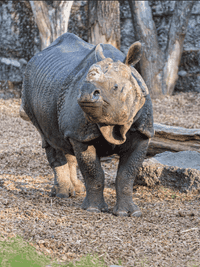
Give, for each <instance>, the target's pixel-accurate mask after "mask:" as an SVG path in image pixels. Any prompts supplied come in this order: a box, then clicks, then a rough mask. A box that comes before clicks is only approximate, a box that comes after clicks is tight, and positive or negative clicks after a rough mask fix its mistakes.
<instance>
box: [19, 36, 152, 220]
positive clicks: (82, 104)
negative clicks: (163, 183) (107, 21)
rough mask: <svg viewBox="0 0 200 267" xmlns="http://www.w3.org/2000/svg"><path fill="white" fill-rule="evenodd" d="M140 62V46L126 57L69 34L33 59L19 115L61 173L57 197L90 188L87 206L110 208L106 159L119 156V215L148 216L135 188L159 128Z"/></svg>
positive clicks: (56, 177) (55, 190) (56, 174)
mask: <svg viewBox="0 0 200 267" xmlns="http://www.w3.org/2000/svg"><path fill="white" fill-rule="evenodd" d="M140 58H141V44H140V43H139V42H136V43H134V44H132V45H131V46H130V48H129V50H128V53H127V55H126V56H125V55H124V54H123V53H122V52H120V51H119V50H118V49H116V48H115V47H113V46H112V45H110V44H98V45H96V46H95V45H92V44H89V43H87V42H85V41H83V40H82V39H80V38H79V37H77V36H76V35H74V34H71V33H65V34H63V35H62V36H60V37H59V38H58V39H56V40H55V41H54V42H53V43H52V44H51V45H50V46H49V47H47V48H46V49H44V50H43V51H41V52H39V53H37V54H36V55H35V56H34V57H33V58H32V59H31V60H30V61H29V62H28V64H27V67H26V70H25V74H24V80H23V89H22V104H21V108H20V115H21V117H22V118H23V119H25V120H30V121H31V122H32V123H33V125H34V126H35V127H36V128H37V130H38V131H39V133H40V135H41V138H42V147H43V148H45V150H46V155H47V159H48V161H49V164H50V166H51V167H52V169H53V172H54V186H53V188H52V191H51V195H52V196H57V197H61V198H65V197H66V198H67V197H69V196H73V195H74V194H75V192H81V191H83V190H84V188H86V197H85V199H84V201H83V204H82V208H83V209H85V210H87V211H91V212H101V211H107V210H108V206H107V204H106V202H105V200H104V196H103V190H104V172H103V170H102V168H101V164H100V158H101V157H105V156H109V155H112V154H118V155H119V157H120V159H119V166H118V171H117V176H116V183H115V186H116V205H115V206H114V209H113V214H115V215H118V216H140V215H141V211H140V209H139V207H138V206H137V205H136V204H135V203H134V202H133V200H132V192H133V183H134V180H135V177H136V175H137V172H138V169H139V168H140V166H141V164H142V162H143V160H144V157H145V155H146V152H147V148H148V143H149V140H150V138H151V137H152V136H153V135H154V129H153V114H152V103H151V98H150V95H149V92H148V88H147V86H146V85H145V82H144V81H143V79H142V77H141V76H140V74H139V73H138V72H137V71H136V69H135V68H134V67H132V66H131V65H134V64H136V63H137V62H138V61H139V60H140ZM77 162H78V166H79V168H80V170H81V173H82V176H83V178H84V183H85V187H84V185H83V183H82V182H81V181H80V180H79V179H77V175H76V165H77Z"/></svg>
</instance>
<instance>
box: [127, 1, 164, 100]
mask: <svg viewBox="0 0 200 267" xmlns="http://www.w3.org/2000/svg"><path fill="white" fill-rule="evenodd" d="M129 6H130V8H131V14H132V20H133V26H134V29H135V33H136V37H137V40H138V41H140V42H141V43H142V50H143V53H142V58H141V60H140V69H141V74H142V77H143V78H144V80H145V83H146V85H147V87H148V89H149V92H150V95H151V97H152V98H157V97H159V96H160V95H161V94H162V69H163V65H164V64H163V62H164V54H163V52H162V51H161V49H160V48H159V45H158V40H157V31H156V27H155V23H154V21H153V16H152V11H151V7H150V6H149V3H148V1H133V0H129Z"/></svg>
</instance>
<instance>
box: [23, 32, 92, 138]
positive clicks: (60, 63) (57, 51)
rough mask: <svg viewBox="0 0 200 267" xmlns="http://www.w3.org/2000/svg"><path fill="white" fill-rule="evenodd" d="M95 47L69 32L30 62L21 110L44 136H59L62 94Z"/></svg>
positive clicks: (25, 79)
mask: <svg viewBox="0 0 200 267" xmlns="http://www.w3.org/2000/svg"><path fill="white" fill-rule="evenodd" d="M93 48H94V45H91V44H88V43H86V42H84V41H83V40H81V39H80V38H79V37H77V36H75V35H74V34H70V33H66V34H63V35H62V36H60V37H59V38H58V39H56V40H55V41H54V42H53V43H52V44H51V45H50V46H49V47H48V48H46V49H44V50H43V51H41V52H40V53H37V54H36V55H35V56H34V57H33V58H32V59H31V60H30V61H29V63H28V65H27V68H26V71H25V75H24V82H23V91H22V107H23V109H24V110H25V112H26V114H27V115H28V116H29V118H30V119H31V121H32V122H33V124H34V125H35V126H36V128H37V129H38V130H39V131H40V132H41V133H43V134H45V136H47V137H48V136H50V135H51V136H52V135H55V134H57V135H58V134H59V133H58V123H57V109H56V106H57V101H58V97H59V94H60V91H61V90H62V87H63V84H64V83H65V81H66V79H67V78H68V76H69V74H70V73H71V72H72V71H73V70H74V69H75V68H76V67H77V66H78V65H79V64H80V62H81V61H82V60H83V59H84V58H85V57H86V56H87V55H88V54H89V53H90V52H91V50H92V49H93ZM51 131H53V133H52V132H51Z"/></svg>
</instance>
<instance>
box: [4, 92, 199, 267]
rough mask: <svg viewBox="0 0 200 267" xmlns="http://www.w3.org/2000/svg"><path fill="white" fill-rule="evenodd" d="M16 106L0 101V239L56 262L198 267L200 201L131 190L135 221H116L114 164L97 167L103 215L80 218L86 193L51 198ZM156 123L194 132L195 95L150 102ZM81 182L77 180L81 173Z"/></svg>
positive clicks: (30, 132) (35, 139) (34, 142)
mask: <svg viewBox="0 0 200 267" xmlns="http://www.w3.org/2000/svg"><path fill="white" fill-rule="evenodd" d="M19 105H20V100H19V99H8V100H3V99H0V123H1V127H0V140H1V142H0V233H1V234H2V235H4V236H5V237H11V236H16V235H20V236H22V237H23V238H24V239H25V240H27V241H28V242H29V243H30V244H31V245H33V246H34V247H36V249H37V250H38V251H40V252H44V253H45V254H48V255H52V257H56V258H58V260H59V261H69V260H76V259H79V258H80V256H82V255H85V254H87V253H90V254H93V255H94V254H96V255H98V256H99V258H103V259H104V260H105V262H106V264H118V262H119V260H121V262H122V265H123V266H124V267H125V266H127V267H130V266H175V267H178V266H181V267H182V266H193V267H194V266H200V195H199V194H198V195H192V194H185V193H179V192H177V191H174V190H173V189H170V188H164V187H155V188H147V187H142V186H134V194H133V199H134V201H135V203H136V204H137V205H139V207H140V208H141V210H142V212H143V216H142V217H141V218H131V217H123V218H120V217H115V216H113V215H112V209H113V206H114V204H115V190H114V180H115V175H116V169H117V160H116V159H110V160H108V161H106V160H103V162H102V165H103V168H104V171H105V176H106V187H105V199H106V202H107V204H108V206H109V212H108V213H101V214H91V213H89V212H86V211H84V210H82V209H81V208H80V207H81V203H82V201H83V199H84V196H85V193H82V194H77V195H76V196H75V197H72V198H69V199H65V200H62V199H59V198H51V197H50V196H49V193H50V189H51V186H52V185H53V175H52V171H51V169H50V167H49V166H48V163H47V160H46V157H45V152H44V150H43V149H42V148H41V140H40V137H39V134H38V133H37V131H36V130H35V128H34V127H33V126H32V125H31V124H30V123H28V122H26V121H23V120H22V119H21V118H20V117H19V114H18V110H19ZM153 107H154V121H155V122H159V123H165V124H168V125H177V126H182V127H186V128H200V94H197V93H182V94H179V95H175V96H171V97H163V98H162V99H161V100H158V99H157V100H154V101H153ZM79 176H80V179H82V177H81V175H80V172H79Z"/></svg>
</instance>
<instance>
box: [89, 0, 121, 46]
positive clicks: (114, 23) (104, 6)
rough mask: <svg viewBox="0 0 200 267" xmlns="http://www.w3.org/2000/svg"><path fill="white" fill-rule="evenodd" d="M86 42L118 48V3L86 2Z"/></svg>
mask: <svg viewBox="0 0 200 267" xmlns="http://www.w3.org/2000/svg"><path fill="white" fill-rule="evenodd" d="M88 21H89V23H88V24H89V25H88V41H89V42H90V43H92V44H98V43H107V44H112V45H113V46H115V47H116V48H118V49H119V48H120V10H119V2H118V1H88Z"/></svg>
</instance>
